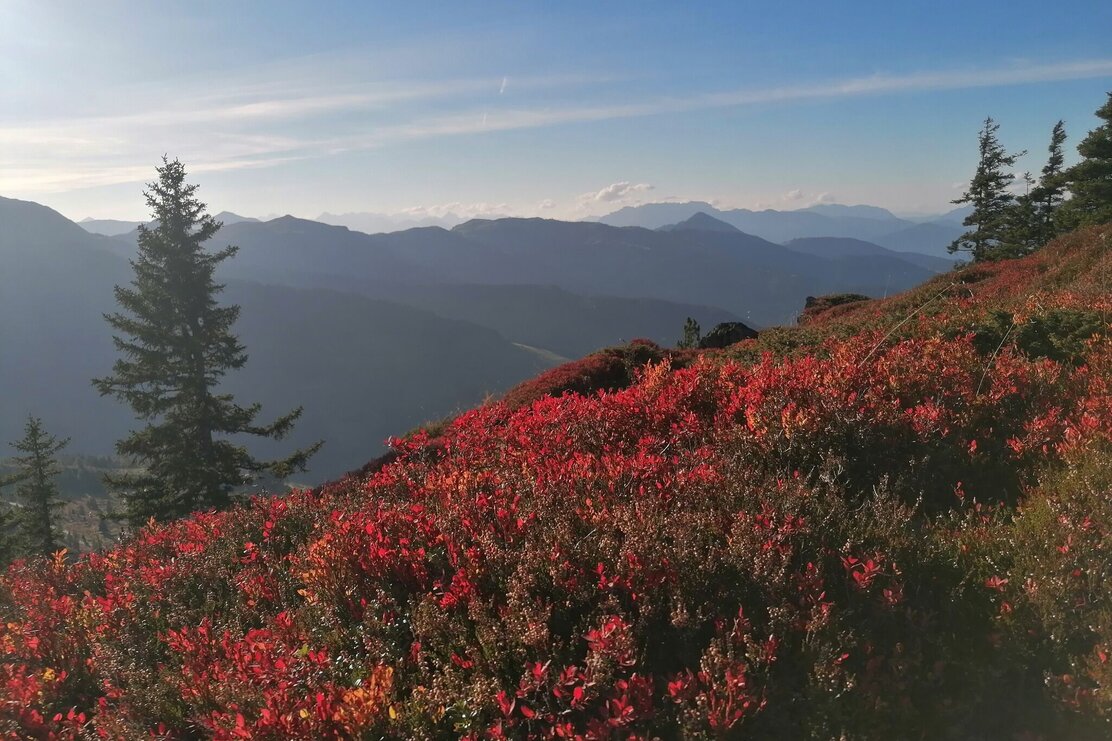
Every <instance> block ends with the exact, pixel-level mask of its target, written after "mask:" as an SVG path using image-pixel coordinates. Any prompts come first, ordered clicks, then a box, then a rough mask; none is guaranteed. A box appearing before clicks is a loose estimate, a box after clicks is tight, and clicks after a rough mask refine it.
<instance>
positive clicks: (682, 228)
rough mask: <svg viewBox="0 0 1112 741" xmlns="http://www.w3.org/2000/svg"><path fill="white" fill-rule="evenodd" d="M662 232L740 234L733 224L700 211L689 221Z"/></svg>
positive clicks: (666, 227) (665, 228)
mask: <svg viewBox="0 0 1112 741" xmlns="http://www.w3.org/2000/svg"><path fill="white" fill-rule="evenodd" d="M660 229H661V231H669V232H687V231H698V232H731V233H732V232H740V231H741V230H740V229H738V228H737V227H736V226H734V225H733V224H727V223H726V222H725V221H722V220H721V219H716V218H714V217H713V216H711V215H710V214H708V213H706V212H705V211H700V212H699V213H697V214H695V215H694V216H692V217H691V218H689V219H685V220H684V221H681V222H679V223H678V224H671V225H669V226H662V227H660Z"/></svg>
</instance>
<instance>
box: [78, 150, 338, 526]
mask: <svg viewBox="0 0 1112 741" xmlns="http://www.w3.org/2000/svg"><path fill="white" fill-rule="evenodd" d="M157 172H158V180H157V181H156V182H153V183H150V184H149V185H148V186H147V190H146V191H145V196H146V200H147V205H148V206H150V209H151V215H152V216H153V217H154V223H153V225H151V226H140V227H139V239H138V242H139V254H138V257H137V258H136V259H135V260H133V261H132V263H131V264H132V267H133V268H134V270H135V278H134V280H133V281H132V283H131V285H130V286H129V287H121V286H117V287H116V290H115V295H116V301H117V303H118V304H119V305H120V307H121V309H122V311H120V312H118V313H113V314H107V315H105V319H106V320H107V321H108V323H109V324H110V325H111V326H112V328H113V329H114V330H115V331H116V332H117V333H118V334H117V335H116V336H115V337H114V338H113V339H114V341H115V345H116V348H117V350H118V351H119V353H120V357H119V359H118V360H117V361H116V363H115V365H114V366H113V373H112V375H111V376H107V377H105V378H98V379H94V381H93V384H94V385H95V386H96V388H97V389H98V390H99V391H100V393H101V394H102V395H112V396H115V397H116V398H118V399H121V400H123V401H125V402H127V404H129V405H130V406H131V408H132V409H133V410H134V411H135V413H136V415H137V416H138V417H139V418H140V419H141V420H143V421H144V422H145V423H146V426H145V427H144V428H143V429H141V430H138V431H135V432H132V433H131V434H130V435H129V436H128V437H126V438H124V439H122V440H120V441H119V442H117V444H116V450H117V452H118V453H119V454H120V455H122V456H125V457H127V458H130V459H133V460H135V461H136V462H137V463H138V464H139V466H140V467H141V468H140V470H139V471H137V472H131V473H126V474H122V475H111V476H107V477H106V482H107V484H108V485H109V487H110V488H111V489H113V490H114V491H116V492H117V493H119V494H120V495H121V496H122V498H123V500H124V504H125V512H124V518H125V519H126V520H127V521H128V522H129V523H130V524H131V525H132V526H139V525H141V524H143V523H144V522H146V521H147V520H148V519H151V518H154V519H156V520H167V519H172V518H175V517H180V516H182V515H185V514H188V513H190V512H192V511H195V510H200V509H210V508H216V509H221V508H224V507H226V506H228V504H229V503H230V502H231V498H232V493H233V491H234V490H235V489H236V488H237V487H240V486H243V485H245V484H248V483H250V482H251V481H253V480H254V479H255V478H256V477H257V476H258V475H259V474H261V473H264V472H265V473H269V474H271V475H273V476H276V477H278V478H285V477H286V476H288V475H289V474H291V473H293V472H295V471H303V470H305V465H306V462H307V461H308V459H309V457H310V456H311V455H312V454H313V453H314V452H316V450H317V449H318V448H319V447H320V443H317V444H315V445H313V446H310V447H309V448H306V449H303V450H297V451H295V452H293V453H292V454H290V455H289V456H288V457H286V458H283V459H279V460H273V461H261V460H258V459H256V458H255V457H253V456H252V455H251V454H250V453H249V452H248V450H247V448H246V447H245V446H244V445H241V444H239V443H238V442H237V441H235V440H234V439H229V437H230V436H236V435H241V434H244V433H246V434H250V435H257V436H260V437H266V438H274V439H281V438H283V437H284V436H285V435H287V434H288V433H289V432H290V430H291V429H292V428H293V425H294V423H295V422H296V420H297V419H298V417H299V416H300V415H301V408H300V407H299V408H297V409H295V410H293V411H292V412H290V413H288V414H286V415H284V416H282V417H279V418H278V419H277V420H275V421H274V422H272V423H270V424H268V425H259V424H256V422H255V419H256V417H257V416H258V415H259V411H260V407H259V405H258V404H252V405H250V406H241V405H239V404H237V403H236V401H235V400H234V399H233V397H232V396H231V395H230V394H227V393H220V392H219V390H218V389H219V384H220V381H221V379H222V378H223V377H224V376H225V374H227V373H228V372H229V371H231V370H236V369H239V368H242V367H243V365H244V364H245V363H246V362H247V352H246V348H245V347H244V346H243V345H242V344H240V342H239V340H238V339H237V338H236V337H235V335H234V334H233V333H232V326H233V325H234V324H235V321H236V319H237V317H238V316H239V307H238V306H221V305H219V304H218V303H217V300H216V297H217V295H218V294H219V293H220V292H221V291H222V290H223V286H222V285H221V284H219V283H217V282H216V281H215V280H214V272H215V270H216V267H217V266H218V265H219V264H220V263H221V262H223V261H224V260H226V259H228V258H230V257H232V256H233V255H234V254H235V253H236V250H237V248H236V247H233V246H228V247H225V248H223V249H221V250H218V251H216V252H206V251H205V250H204V244H205V243H206V242H207V241H209V240H210V239H212V237H213V236H214V235H215V234H216V232H217V231H218V230H219V229H220V227H221V224H220V222H218V221H216V220H215V219H214V218H213V217H212V216H210V215H208V213H207V212H206V206H205V204H204V203H202V202H201V201H199V200H198V199H197V197H196V191H197V186H196V185H195V184H187V183H186V181H185V178H186V172H185V168H184V167H183V166H182V164H181V162H179V161H178V160H176V159H175V160H173V161H168V160H167V159H166V158H165V157H163V160H162V166H161V167H159V168H157Z"/></svg>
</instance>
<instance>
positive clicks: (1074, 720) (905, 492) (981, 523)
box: [0, 242, 1112, 739]
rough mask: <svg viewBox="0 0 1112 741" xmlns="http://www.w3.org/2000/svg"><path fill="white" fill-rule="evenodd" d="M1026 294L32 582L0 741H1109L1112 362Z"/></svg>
mask: <svg viewBox="0 0 1112 741" xmlns="http://www.w3.org/2000/svg"><path fill="white" fill-rule="evenodd" d="M1083 248H1084V244H1080V243H1073V242H1066V243H1063V244H1062V245H1059V246H1057V247H1055V248H1054V249H1058V250H1060V251H1061V254H1063V255H1065V256H1066V257H1067V258H1068V257H1069V256H1070V255H1071V254H1073V253H1072V252H1070V250H1074V251H1077V250H1082V249H1083ZM1071 259H1072V258H1071ZM1085 259H1086V260H1089V264H1094V265H1099V264H1101V263H1100V262H1099V260H1100V259H1103V258H1099V256H1098V258H1097V259H1096V261H1094V260H1093V259H1090V258H1088V257H1086V258H1085ZM1017 262H1018V263H1019V264H1017V265H1015V266H1008V265H1004V264H1002V263H994V264H993V265H992V266H991V267H990V268H987V269H988V270H989V271H990V274H989V275H988V276H987V277H984V278H983V279H982V280H979V281H977V282H975V283H971V284H969V285H968V286H966V287H964V288H962V289H961V290H953V289H952V282H948V281H946V280H943V284H942V285H934V286H931V287H928V288H927V289H926V293H922V294H919V295H917V296H914V297H903V298H902V299H901V301H902V303H897V304H896V305H897V306H898V307H899V309H898V312H897V313H895V314H890V315H888V316H887V320H886V321H885V315H884V314H883V311H882V307H883V306H884V305H885V304H884V302H862V304H863V305H861V306H859V308H857V309H854V312H856V313H857V315H856V318H855V319H852V317H853V314H852V313H846V314H844V315H840V316H839V317H837V318H836V319H830V320H826V319H820V320H816V322H815V323H814V324H809V325H808V326H806V327H802V328H799V330H798V331H792V332H788V331H773V332H771V333H768V332H765V333H762V334H761V336H760V337H758V338H756V339H755V340H750V341H748V342H745V343H741V344H740V345H737V346H734V347H732V348H730V350H729V351H727V352H715V353H704V354H699V353H683V354H678V353H673V352H671V351H665V350H662V349H661V348H659V347H656V346H654V345H651V344H648V343H635V344H633V345H631V346H629V347H626V348H619V349H612V350H610V351H606V352H603V353H599V354H597V355H595V356H591V357H589V358H588V359H585V360H584V361H582V362H580V363H577V364H573V365H572V366H569V367H565V368H562V369H556V370H555V371H554V372H550V373H549V374H545V375H542V376H540V377H538V379H535V381H534V382H533V383H532V384H527V385H525V386H523V387H519V389H517V390H516V391H515V392H511V393H510V394H508V395H507V397H506V398H505V399H504V400H502V401H500V402H491V403H488V404H485V405H483V406H481V407H479V408H477V409H474V410H471V411H469V412H466V413H464V414H462V415H460V416H459V417H457V418H456V419H454V420H452V421H450V422H448V423H447V424H445V425H443V426H442V427H440V428H438V429H436V430H434V431H432V432H430V431H428V430H419V431H417V432H415V433H413V434H411V435H408V436H405V437H403V438H400V439H397V440H394V441H393V443H392V444H393V451H392V452H391V454H390V455H388V456H385V457H383V458H381V459H379V460H377V461H375V462H374V463H373V465H368V466H367V467H366V468H365V469H363V470H362V471H360V472H359V473H357V474H354V475H352V476H349V477H348V478H346V479H344V480H342V481H339V482H335V483H332V484H329V485H326V486H324V487H321V488H319V489H316V490H313V491H299V492H294V493H292V494H286V495H284V496H280V497H256V498H253V499H251V500H249V501H246V502H244V503H242V504H241V505H240V506H238V507H236V508H234V509H232V510H229V511H226V512H221V513H211V512H210V513H199V514H197V515H195V516H193V517H191V518H188V519H186V520H182V521H179V522H175V523H170V524H161V525H160V524H153V523H152V524H151V525H149V526H148V527H146V528H144V529H142V530H141V531H139V532H136V533H134V534H133V535H132V536H131V537H130V538H128V539H127V540H125V541H124V542H123V543H121V544H120V545H119V546H117V547H115V548H113V549H110V550H108V551H105V552H103V553H97V554H89V555H86V556H83V557H81V558H79V559H77V560H75V561H73V562H67V561H66V559H65V558H62V557H58V558H55V559H54V560H32V561H18V562H16V563H15V564H13V565H12V566H11V567H10V569H9V570H8V572H7V573H6V575H4V576H3V577H2V578H0V618H2V619H0V734H4V735H5V736H6V737H9V738H60V739H61V738H69V739H78V738H106V739H120V738H123V739H130V738H161V739H193V738H219V739H235V738H240V739H249V738H256V739H290V738H301V739H320V738H342V739H378V738H399V739H439V738H464V739H498V738H570V739H638V738H640V739H649V738H661V739H669V738H686V739H720V738H770V739H771V738H777V739H778V738H814V739H831V738H846V739H849V738H868V739H891V738H922V739H928V738H929V739H935V738H939V739H945V738H954V739H995V738H1029V739H1039V738H1043V739H1057V738H1079V739H1085V738H1094V739H1095V738H1106V737H1107V736H1108V733H1109V728H1108V725H1107V723H1108V719H1109V717H1112V689H1110V688H1112V685H1110V681H1112V677H1110V675H1109V669H1108V663H1107V662H1108V655H1109V653H1110V652H1112V618H1110V616H1112V603H1110V602H1109V600H1110V599H1112V598H1110V597H1109V595H1108V594H1107V588H1106V584H1107V582H1108V579H1109V577H1110V576H1112V574H1110V570H1112V556H1110V551H1109V548H1110V544H1112V539H1110V538H1112V536H1110V535H1109V533H1110V532H1112V530H1110V528H1112V505H1110V502H1112V492H1110V490H1109V487H1110V485H1112V473H1110V469H1109V465H1108V463H1107V461H1108V460H1109V458H1108V455H1109V452H1110V446H1112V442H1110V441H1112V339H1110V338H1109V337H1108V334H1107V331H1106V330H1107V328H1108V327H1107V321H1104V320H1103V314H1101V313H1100V309H1099V308H1093V307H1090V308H1089V309H1083V308H1080V307H1079V299H1078V296H1088V295H1089V294H1088V293H1087V292H1088V291H1089V287H1088V286H1090V285H1095V284H1090V283H1089V282H1088V278H1086V277H1085V276H1087V275H1088V273H1086V272H1085V271H1075V272H1074V273H1073V275H1074V277H1073V278H1070V279H1068V280H1067V279H1065V278H1062V277H1061V276H1063V275H1066V274H1067V272H1064V271H1063V269H1061V267H1060V266H1055V265H1053V264H1051V263H1048V262H1046V261H1045V258H1043V257H1041V256H1039V255H1038V254H1037V253H1036V255H1035V256H1032V257H1031V258H1028V259H1027V261H1026V262H1025V261H1017ZM1049 279H1053V280H1054V281H1056V282H1055V283H1054V286H1053V287H1047V284H1044V283H1042V282H1040V281H1044V280H1049ZM998 280H1006V281H1008V290H1009V291H1010V293H1009V295H1013V294H1015V293H1016V289H1017V288H1018V289H1020V291H1019V293H1020V295H1021V298H1020V299H1017V300H1014V301H1008V302H1005V301H1004V300H1003V299H999V298H997V299H992V300H989V299H987V298H984V297H987V296H1001V295H1003V293H1004V291H1003V290H1002V289H1001V288H1000V286H999V285H997V283H996V281H998ZM1036 293H1037V294H1038V296H1039V298H1038V301H1037V302H1031V301H1028V300H1027V299H1026V298H1023V296H1025V295H1026V296H1029V295H1034V294H1036ZM982 299H983V300H982ZM850 306H857V304H851V305H847V307H846V308H847V310H848V308H849V307H850ZM909 307H910V308H909ZM924 307H926V308H924ZM920 309H921V310H920ZM993 310H999V311H1003V312H1007V314H1008V316H1009V317H1012V318H1013V319H1009V320H1008V321H1009V322H1011V323H1010V324H1008V325H1000V326H1009V327H1010V326H1013V325H1014V326H1015V327H1017V328H1019V327H1024V326H1030V327H1031V328H1032V329H1031V330H1030V334H1029V335H1023V334H1022V333H1020V332H1019V331H1018V329H1012V330H1011V331H1010V332H1008V331H1007V330H1006V329H1005V331H1004V334H1001V335H999V337H998V339H996V340H995V341H994V342H992V343H989V342H986V341H985V337H984V336H983V334H982V332H983V329H984V327H986V326H990V324H991V321H992V320H991V316H992V314H991V312H992V311H993ZM1086 311H1089V312H1095V313H1089V314H1086V313H1084V312H1086ZM851 319H852V321H851ZM826 321H829V322H831V323H830V324H829V326H827V325H826V324H824V322H826ZM1102 321H1103V322H1104V323H1103V324H1101V322H1102ZM854 322H856V324H855V323H854ZM1093 323H1096V325H1097V327H1096V329H1095V330H1094V331H1093V332H1089V331H1088V327H1089V326H1090V325H1092V324H1093ZM824 327H825V328H824ZM1004 337H1006V338H1007V339H1006V341H1002V338H1004ZM989 344H991V347H989V346H988V345H989ZM777 346H781V347H782V348H783V352H779V353H778V352H774V351H773V349H774V348H775V347H777ZM1047 348H1049V351H1044V350H1045V349H1047ZM433 433H435V434H433Z"/></svg>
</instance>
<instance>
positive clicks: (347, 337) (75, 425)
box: [0, 199, 549, 481]
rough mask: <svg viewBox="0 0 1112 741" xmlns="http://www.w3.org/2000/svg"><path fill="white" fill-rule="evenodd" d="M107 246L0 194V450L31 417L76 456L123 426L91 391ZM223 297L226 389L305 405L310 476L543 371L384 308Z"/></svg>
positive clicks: (99, 345) (288, 293) (437, 320)
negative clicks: (239, 350)
mask: <svg viewBox="0 0 1112 741" xmlns="http://www.w3.org/2000/svg"><path fill="white" fill-rule="evenodd" d="M117 249H118V243H116V242H115V241H114V240H112V239H108V238H106V237H102V236H98V235H92V234H88V233H86V232H85V231H84V230H82V229H81V228H80V227H78V226H77V225H76V224H73V223H72V222H70V221H68V220H66V219H65V218H64V217H62V216H61V215H60V214H58V213H57V212H54V211H52V210H50V209H48V208H45V207H43V206H39V205H38V204H34V203H30V202H25V201H13V200H10V199H0V260H2V261H3V264H4V268H5V269H4V270H3V271H0V347H2V348H3V351H2V352H0V388H3V389H4V390H5V393H4V395H3V397H0V441H4V442H5V443H6V442H7V441H9V440H15V439H17V438H18V435H19V426H20V424H21V421H22V420H24V419H26V415H27V414H28V413H34V414H36V415H38V416H41V417H42V418H43V419H45V420H51V421H54V420H56V423H54V424H56V428H57V429H58V432H59V434H60V435H64V436H66V437H71V438H72V440H73V441H72V446H73V447H72V449H73V450H74V451H75V452H82V453H90V454H97V455H105V454H108V453H110V452H111V451H112V442H113V441H114V440H116V439H118V438H119V437H122V436H123V435H124V434H125V433H127V431H128V430H129V429H131V428H132V426H133V425H134V420H133V419H132V417H131V415H130V414H129V413H128V411H127V410H126V409H125V408H124V407H122V406H121V405H119V404H116V403H114V402H112V401H111V400H109V399H106V398H102V397H100V396H98V394H97V393H96V391H95V390H94V389H93V387H92V385H91V383H90V379H91V378H93V377H95V376H99V375H103V374H104V373H106V372H107V371H108V370H109V369H110V368H111V367H112V361H113V359H114V357H115V350H114V348H113V345H112V332H111V330H110V328H109V327H108V325H107V324H106V323H105V321H104V319H103V314H104V313H106V312H109V311H112V310H113V309H114V308H115V303H114V299H113V295H112V287H113V286H114V285H124V284H126V283H128V282H129V281H130V280H131V278H132V271H131V269H130V268H129V266H128V264H127V262H126V260H124V259H123V258H122V257H121V256H120V255H118V254H114V251H115V250H117ZM224 295H225V297H226V299H227V300H228V301H230V302H232V303H237V304H240V305H242V307H243V311H242V314H241V317H240V320H239V322H238V324H237V327H238V330H239V331H240V333H241V338H242V340H243V341H244V343H245V344H246V346H247V347H248V350H249V355H250V359H249V361H248V363H247V365H246V367H245V368H244V369H243V370H242V372H239V373H235V374H231V375H230V376H229V377H228V378H227V379H226V384H227V388H228V389H229V390H230V391H232V392H233V393H239V394H246V395H250V396H251V397H253V398H257V399H258V400H259V402H260V403H262V404H263V408H264V410H266V409H281V408H284V407H285V406H288V404H289V400H290V399H292V398H296V399H297V400H298V402H299V403H302V404H304V406H305V418H304V419H305V420H306V421H305V423H304V424H302V425H300V426H299V428H298V429H297V430H295V431H294V432H293V436H292V438H291V440H292V441H293V442H294V443H295V444H297V445H305V444H308V443H311V442H313V441H315V440H319V439H327V440H328V443H327V444H326V446H325V447H324V448H323V449H322V450H321V451H320V453H319V455H318V456H317V457H316V459H315V460H314V461H313V468H312V476H311V477H309V478H308V479H307V480H309V481H322V480H326V479H327V478H331V477H335V476H338V475H340V474H342V473H343V472H344V471H347V470H350V469H352V468H355V467H357V466H359V465H361V464H362V463H363V462H364V461H365V460H366V458H367V457H368V455H373V454H374V453H375V452H377V451H378V450H380V449H381V448H380V446H381V442H382V440H384V439H385V438H386V437H387V436H388V435H390V434H392V433H396V432H397V431H398V430H399V429H409V428H411V427H413V426H415V425H418V424H421V423H422V422H426V421H428V420H430V419H439V418H441V417H443V416H444V415H446V414H449V413H451V412H456V411H458V410H460V409H463V408H466V407H468V406H470V405H473V404H476V403H479V402H480V401H482V399H483V398H484V397H485V396H487V395H488V394H493V393H498V392H500V391H502V390H504V389H506V388H508V387H509V386H512V385H513V384H514V383H517V382H518V381H520V380H522V379H524V378H528V377H529V376H532V375H533V374H535V373H537V372H538V371H540V370H542V369H544V368H545V367H547V366H548V365H549V363H547V362H545V361H543V360H541V359H539V358H538V356H537V355H536V354H535V353H532V352H529V351H527V350H525V349H522V348H520V347H517V346H515V345H514V344H513V343H512V342H510V341H509V340H507V339H505V338H503V337H502V336H500V335H499V334H498V333H497V332H496V331H494V330H493V329H490V328H487V327H481V326H478V325H475V324H472V323H468V322H466V321H461V320H456V319H450V318H445V317H442V316H438V315H436V314H433V313H431V312H429V311H425V310H422V309H419V308H414V307H411V306H403V305H401V304H399V303H396V302H388V301H385V300H379V299H373V298H370V297H367V296H363V295H357V294H350V293H341V292H337V291H330V290H324V289H303V290H298V289H294V288H289V287H283V286H273V285H262V284H260V283H258V282H255V281H248V280H235V279H233V280H228V281H227V289H226V292H225V294H224ZM449 367H450V368H452V372H451V373H445V372H444V369H445V368H449ZM259 450H261V451H263V454H266V455H269V454H274V453H276V451H277V450H278V448H277V447H274V446H269V445H268V444H266V443H263V444H262V445H261V446H260V447H259Z"/></svg>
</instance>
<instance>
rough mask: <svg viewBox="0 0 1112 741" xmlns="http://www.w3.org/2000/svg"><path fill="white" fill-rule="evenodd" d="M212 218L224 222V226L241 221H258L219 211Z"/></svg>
mask: <svg viewBox="0 0 1112 741" xmlns="http://www.w3.org/2000/svg"><path fill="white" fill-rule="evenodd" d="M213 218H214V219H216V220H217V221H222V222H224V224H238V223H239V222H241V221H258V219H254V218H251V217H250V216H240V215H239V214H234V213H232V212H231V211H221V212H220V213H218V214H216V216H214V217H213Z"/></svg>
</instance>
